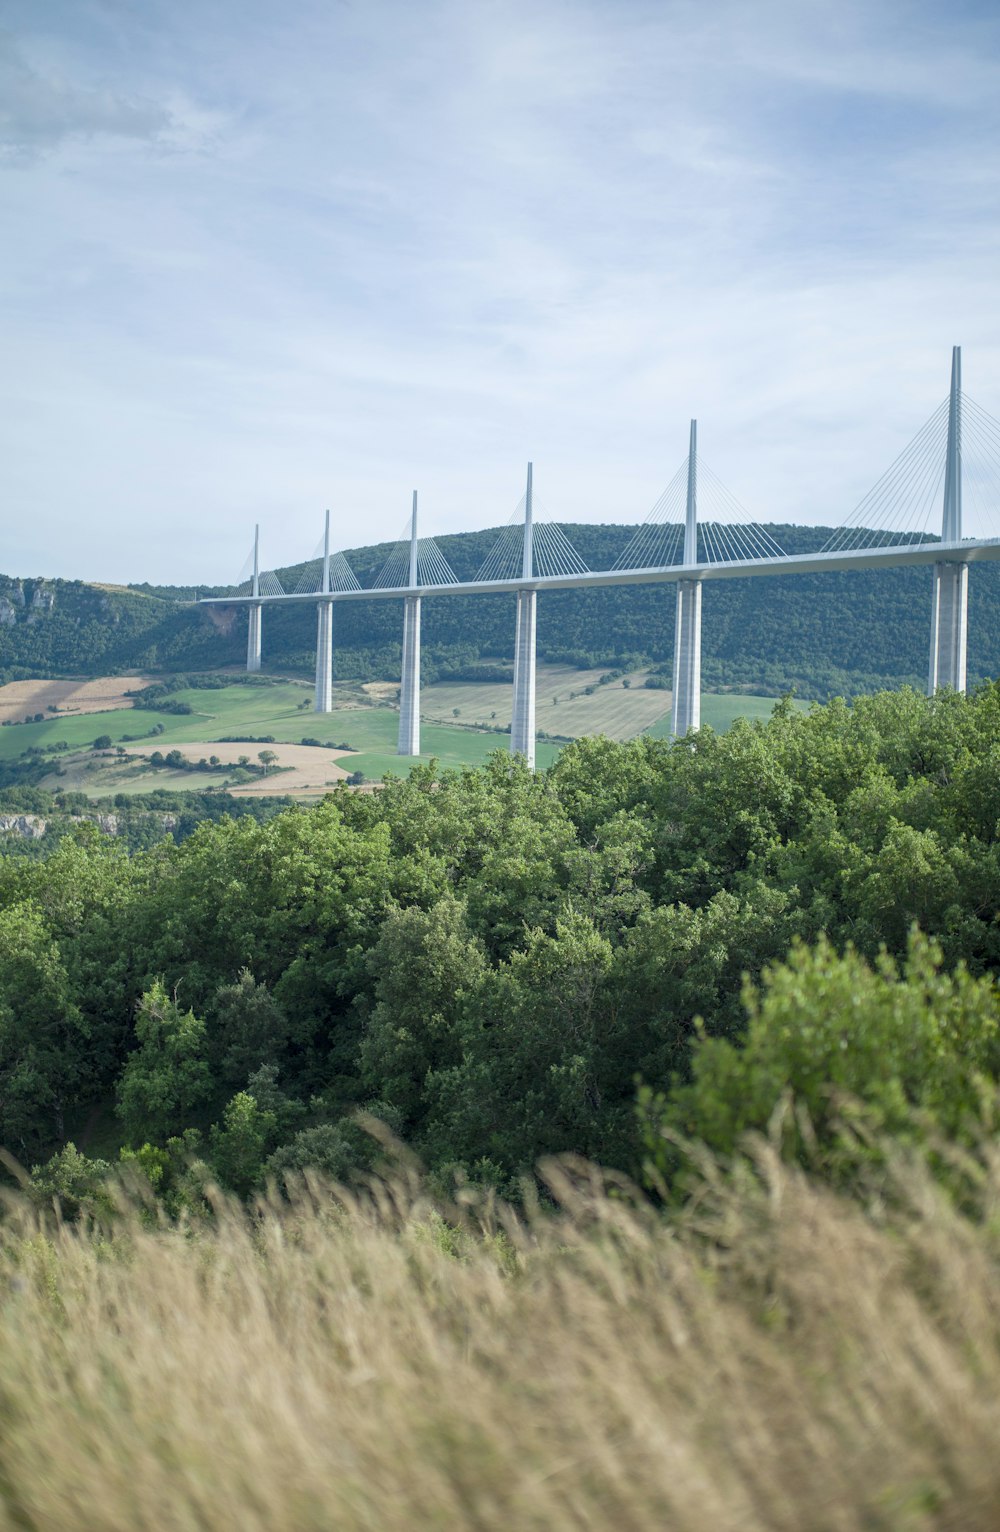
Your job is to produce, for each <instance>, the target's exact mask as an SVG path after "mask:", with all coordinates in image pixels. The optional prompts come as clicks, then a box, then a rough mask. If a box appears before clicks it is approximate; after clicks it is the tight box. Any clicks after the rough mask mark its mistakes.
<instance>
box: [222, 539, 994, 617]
mask: <svg viewBox="0 0 1000 1532" xmlns="http://www.w3.org/2000/svg"><path fill="white" fill-rule="evenodd" d="M981 559H1000V537H998V538H989V539H984V540H977V541H970V540H967V541H965V542H961V543H916V544H913V545H911V546H908V547H899V546H895V547H889V548H866V549H864V550H862V551H861V552H845V553H794V554H786V555H785V556H784V557H782V558H770V559H746V560H744V561H743V562H737V561H734V562H732V563H726V562H720V563H717V564H712V563H704V564H670V565H667V566H665V567H660V568H655V569H606V570H588V571H587V572H586V573H585V574H566V575H536V576H535V577H534V578H532V579H524V578H523V577H520V578H516V579H508V580H470V581H466V582H460V583H459V584H457V585H419V586H416V587H412V586H405V585H399V586H392V587H389V588H384V587H383V588H381V589H378V590H345V591H327V592H326V593H323V592H320V591H303V592H301V593H300V594H297V595H292V594H288V595H281V596H202V597H200V604H201V605H203V606H235V605H247V606H248V605H250V604H253V605H258V604H260V605H268V606H270V605H273V604H275V603H277V602H280V601H312V602H317V601H370V600H385V599H387V598H388V599H392V598H393V597H399V596H407V595H410V596H412V595H420V596H474V595H481V594H485V593H487V592H489V593H492V594H494V595H495V594H497V593H498V592H502V591H509V592H513V591H519V590H538V591H545V590H587V589H589V588H590V587H598V588H599V587H601V586H605V585H669V584H672V583H674V582H675V581H677V580H738V579H746V578H748V577H751V576H760V575H790V574H822V573H826V572H828V571H831V570H833V571H840V570H848V569H883V568H886V567H887V566H888V567H897V566H904V567H905V566H908V565H914V564H951V563H957V564H971V563H975V562H978V561H979V560H981Z"/></svg>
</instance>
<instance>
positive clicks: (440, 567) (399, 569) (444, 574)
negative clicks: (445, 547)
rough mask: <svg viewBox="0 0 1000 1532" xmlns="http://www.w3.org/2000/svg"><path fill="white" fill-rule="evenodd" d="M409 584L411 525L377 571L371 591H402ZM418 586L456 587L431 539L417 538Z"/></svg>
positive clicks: (449, 566) (455, 582) (453, 576)
mask: <svg viewBox="0 0 1000 1532" xmlns="http://www.w3.org/2000/svg"><path fill="white" fill-rule="evenodd" d="M409 583H410V522H407V523H406V526H405V527H404V528H403V532H402V534H401V536H400V538H399V541H398V542H397V543H394V544H393V548H392V552H391V553H390V554H389V557H388V558H387V559H386V561H385V563H384V564H383V565H382V568H381V569H380V570H379V572H378V575H377V577H376V579H375V583H374V585H372V586H371V589H372V590H403V589H405V588H406V587H407V586H409ZM417 584H418V585H457V584H458V575H457V574H456V573H455V571H454V570H453V569H452V567H451V565H450V564H449V563H448V560H447V559H446V558H445V556H444V554H443V553H442V552H441V549H440V548H439V547H438V545H437V543H436V542H435V541H434V539H433V537H418V538H417Z"/></svg>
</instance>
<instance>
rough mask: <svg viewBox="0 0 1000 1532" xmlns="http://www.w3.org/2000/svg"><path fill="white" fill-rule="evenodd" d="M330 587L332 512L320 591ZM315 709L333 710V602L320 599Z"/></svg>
mask: <svg viewBox="0 0 1000 1532" xmlns="http://www.w3.org/2000/svg"><path fill="white" fill-rule="evenodd" d="M329 589H330V512H329V511H327V513H326V531H325V533H324V537H323V578H322V580H321V582H320V592H321V594H323V595H324V596H325V595H326V594H327V592H328V591H329ZM314 711H315V712H317V713H330V712H332V711H333V602H332V601H329V600H326V601H320V602H319V603H318V604H317V607H316V700H315V706H314Z"/></svg>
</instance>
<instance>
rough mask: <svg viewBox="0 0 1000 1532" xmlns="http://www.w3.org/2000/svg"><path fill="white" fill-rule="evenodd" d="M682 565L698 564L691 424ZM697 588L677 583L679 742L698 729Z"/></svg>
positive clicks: (675, 716) (675, 728) (675, 733)
mask: <svg viewBox="0 0 1000 1532" xmlns="http://www.w3.org/2000/svg"><path fill="white" fill-rule="evenodd" d="M684 562H685V564H697V562H698V422H697V421H696V420H692V422H691V444H690V447H689V448H688V479H687V511H686V515H685V519H684ZM701 585H702V582H701V581H700V580H679V581H678V583H677V620H676V623H675V626H674V701H673V710H672V712H671V717H670V734H671V737H672V738H673V739H683V738H684V736H685V734H686V733H687V732H688V730H689V729H700V728H701Z"/></svg>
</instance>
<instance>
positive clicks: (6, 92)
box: [0, 33, 172, 162]
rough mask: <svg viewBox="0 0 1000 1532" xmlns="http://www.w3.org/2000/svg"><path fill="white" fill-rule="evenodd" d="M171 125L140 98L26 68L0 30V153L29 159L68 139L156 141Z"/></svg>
mask: <svg viewBox="0 0 1000 1532" xmlns="http://www.w3.org/2000/svg"><path fill="white" fill-rule="evenodd" d="M171 125H172V115H171V113H170V112H169V111H168V110H166V109H165V108H164V107H162V106H159V105H157V104H156V103H155V102H153V101H147V100H144V99H142V98H141V97H133V96H122V95H118V94H116V93H115V92H114V91H112V90H108V89H93V88H87V87H84V86H79V85H74V84H73V83H72V82H70V81H68V80H64V79H60V78H58V77H55V76H51V75H43V74H41V73H39V72H37V71H36V70H35V69H33V68H32V67H31V65H30V64H29V63H28V62H27V60H26V59H25V58H24V57H23V55H22V54H21V52H20V51H19V49H18V47H17V45H16V44H15V42H14V40H13V38H11V37H10V36H9V35H5V34H3V33H0V157H2V158H4V159H7V160H13V161H15V162H17V161H22V162H24V161H30V160H32V159H33V158H35V157H36V156H37V155H39V154H42V153H44V152H46V151H48V150H52V149H55V148H58V147H59V146H60V145H61V144H64V143H66V142H67V141H69V140H73V139H89V138H96V137H98V136H109V137H113V138H128V139H144V140H155V139H157V138H158V137H159V136H160V135H161V134H163V133H164V132H166V131H167V130H168V129H169V128H170V127H171Z"/></svg>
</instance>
